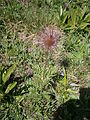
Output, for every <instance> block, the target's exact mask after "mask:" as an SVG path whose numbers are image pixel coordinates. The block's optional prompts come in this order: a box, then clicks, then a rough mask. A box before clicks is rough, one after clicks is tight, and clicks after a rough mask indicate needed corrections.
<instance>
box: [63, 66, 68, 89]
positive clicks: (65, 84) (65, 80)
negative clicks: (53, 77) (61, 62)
mask: <svg viewBox="0 0 90 120" xmlns="http://www.w3.org/2000/svg"><path fill="white" fill-rule="evenodd" d="M63 72H64V86H65V87H66V86H67V75H66V71H65V68H64V67H63Z"/></svg>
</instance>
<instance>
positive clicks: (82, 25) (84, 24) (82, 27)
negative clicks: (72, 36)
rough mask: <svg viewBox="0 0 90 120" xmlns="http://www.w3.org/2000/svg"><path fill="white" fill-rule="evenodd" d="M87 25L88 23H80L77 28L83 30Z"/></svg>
mask: <svg viewBox="0 0 90 120" xmlns="http://www.w3.org/2000/svg"><path fill="white" fill-rule="evenodd" d="M87 25H89V23H86V22H82V23H81V25H80V26H79V28H80V29H84V28H85V27H87Z"/></svg>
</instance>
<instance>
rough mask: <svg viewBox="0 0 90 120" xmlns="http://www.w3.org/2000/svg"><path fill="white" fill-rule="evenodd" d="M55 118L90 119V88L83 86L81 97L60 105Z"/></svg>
mask: <svg viewBox="0 0 90 120" xmlns="http://www.w3.org/2000/svg"><path fill="white" fill-rule="evenodd" d="M53 120H90V88H81V89H80V97H79V99H71V100H69V101H67V102H66V103H64V104H62V105H61V106H59V107H58V109H57V110H56V112H55V115H54V119H53Z"/></svg>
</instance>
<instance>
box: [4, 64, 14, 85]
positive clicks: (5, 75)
mask: <svg viewBox="0 0 90 120" xmlns="http://www.w3.org/2000/svg"><path fill="white" fill-rule="evenodd" d="M15 68H16V64H14V65H12V66H11V67H10V68H9V69H8V70H7V72H6V73H5V72H4V73H3V82H4V84H5V83H6V81H7V80H8V79H9V77H10V75H11V74H12V73H13V72H14V70H15Z"/></svg>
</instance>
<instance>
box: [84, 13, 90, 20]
mask: <svg viewBox="0 0 90 120" xmlns="http://www.w3.org/2000/svg"><path fill="white" fill-rule="evenodd" d="M84 20H85V21H87V22H90V13H88V14H87V15H86V16H85V18H84Z"/></svg>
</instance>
